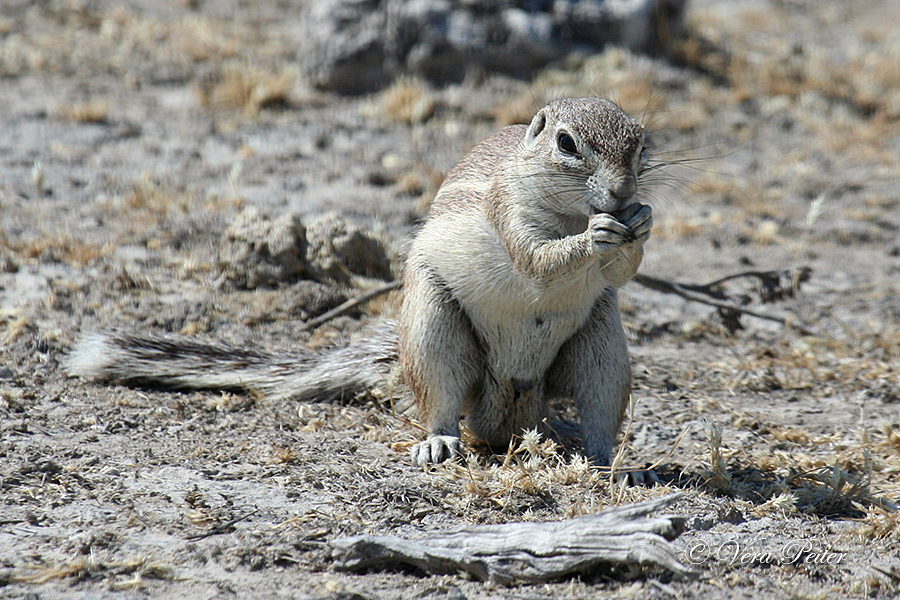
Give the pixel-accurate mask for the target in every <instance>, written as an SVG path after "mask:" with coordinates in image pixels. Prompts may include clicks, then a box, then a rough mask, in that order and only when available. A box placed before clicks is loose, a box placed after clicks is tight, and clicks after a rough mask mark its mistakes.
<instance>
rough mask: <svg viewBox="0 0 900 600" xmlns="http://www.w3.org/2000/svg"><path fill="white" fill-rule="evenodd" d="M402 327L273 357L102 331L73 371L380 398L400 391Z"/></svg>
mask: <svg viewBox="0 0 900 600" xmlns="http://www.w3.org/2000/svg"><path fill="white" fill-rule="evenodd" d="M396 365H397V328H396V325H395V324H394V323H393V322H390V321H386V322H384V323H383V324H381V325H380V326H379V327H378V328H374V329H371V330H369V331H368V332H367V334H364V335H361V336H360V337H359V338H357V339H356V340H354V341H353V342H351V343H350V345H348V346H346V347H344V348H339V349H336V350H332V351H328V352H323V353H314V352H296V353H293V352H267V351H263V350H258V349H252V348H245V347H241V346H236V345H232V344H226V343H222V342H206V341H201V340H197V339H195V338H190V337H186V336H180V335H178V336H176V335H135V334H114V333H95V334H92V335H89V336H87V337H84V338H82V339H81V340H79V341H78V342H77V343H76V344H75V346H74V347H73V348H72V350H71V351H70V352H69V355H68V356H67V357H66V360H65V365H64V366H65V369H66V372H67V373H69V374H70V375H78V376H82V377H88V378H92V379H103V380H108V381H115V382H119V383H126V384H131V385H145V386H155V387H162V388H169V389H244V390H251V391H257V392H261V393H263V394H264V395H265V396H266V397H268V398H273V399H288V398H290V399H297V400H303V401H307V402H320V401H339V400H342V399H343V400H350V399H352V398H354V397H355V396H357V395H358V394H360V393H362V392H369V393H371V394H373V395H374V396H376V397H387V396H389V395H391V394H393V393H394V391H395V390H394V387H395V386H396V385H397V377H396V371H397V368H396Z"/></svg>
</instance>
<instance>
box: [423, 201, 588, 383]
mask: <svg viewBox="0 0 900 600" xmlns="http://www.w3.org/2000/svg"><path fill="white" fill-rule="evenodd" d="M479 220H480V219H477V217H476V216H475V215H472V216H469V218H468V219H466V220H465V222H463V220H462V219H460V221H459V222H452V221H455V219H454V220H450V219H445V220H444V222H443V223H442V225H441V228H440V231H427V229H428V228H427V227H426V230H423V232H422V233H421V234H420V238H422V237H426V236H431V235H435V236H438V235H439V236H440V237H441V238H443V239H444V240H452V242H458V243H446V242H445V243H444V244H442V251H441V252H440V253H435V254H434V255H431V256H429V263H430V265H431V266H432V268H433V269H434V270H435V273H436V274H437V275H438V276H439V277H440V278H441V279H442V280H443V281H444V282H446V284H447V286H448V287H449V288H450V290H451V291H452V293H453V296H454V297H455V298H456V300H457V301H458V302H459V304H460V306H461V308H462V309H463V310H464V311H465V313H466V315H467V316H468V318H469V319H470V320H471V322H472V325H473V328H474V330H475V331H477V332H478V333H479V338H480V340H481V342H482V343H483V344H484V345H485V346H486V350H487V356H486V358H487V362H488V366H489V368H490V369H491V372H492V373H493V375H494V376H495V377H496V378H497V379H498V380H501V381H502V380H508V379H513V380H519V381H527V382H532V383H533V382H536V381H537V380H539V379H541V378H542V377H543V376H544V374H545V373H546V372H547V370H548V369H549V368H550V365H551V364H552V363H553V361H554V360H555V358H556V355H557V353H558V352H559V349H560V347H561V346H562V344H563V343H565V342H566V340H568V339H569V338H570V337H571V336H572V335H573V334H574V333H575V332H576V331H578V329H580V328H581V327H582V326H583V325H584V323H585V321H586V320H587V319H588V316H589V315H590V313H591V310H592V308H593V306H594V303H595V302H596V301H597V299H598V298H599V297H600V296H601V295H602V293H603V290H604V287H605V286H604V284H603V282H602V280H601V278H600V277H599V276H598V275H595V276H590V275H589V274H588V275H586V274H584V273H582V275H581V276H580V277H578V278H577V279H573V280H571V281H567V282H556V283H555V284H554V285H553V286H552V287H549V288H547V287H541V286H539V285H538V284H537V283H535V282H534V281H531V280H529V279H528V278H526V277H525V276H523V275H522V274H521V273H519V272H518V271H516V269H515V268H514V267H513V264H512V260H511V259H510V257H509V254H508V252H507V250H506V248H504V247H503V245H502V244H501V243H500V242H499V240H498V238H497V236H496V233H495V232H494V231H493V229H492V228H491V225H490V224H489V223H487V222H480V223H479V222H478V221H479ZM455 230H459V233H460V234H462V233H463V231H464V232H465V236H463V235H458V236H457V235H454V234H455ZM474 232H477V234H475V233H474ZM425 247H432V246H431V245H430V244H426V245H425ZM591 271H593V269H592V270H591Z"/></svg>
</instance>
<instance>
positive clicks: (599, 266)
mask: <svg viewBox="0 0 900 600" xmlns="http://www.w3.org/2000/svg"><path fill="white" fill-rule="evenodd" d="M643 141H644V133H643V127H642V125H641V124H640V123H639V122H638V121H636V120H634V119H632V118H630V117H628V116H627V115H626V114H625V113H624V112H623V111H622V110H621V109H620V108H619V107H618V106H616V105H615V104H614V103H612V102H609V101H607V100H601V99H597V98H581V99H568V98H566V99H560V100H556V101H554V102H551V103H550V104H548V105H547V106H545V107H544V108H542V109H541V110H539V111H538V113H537V114H536V115H535V116H534V118H533V119H532V121H531V124H530V125H528V126H525V125H513V126H510V127H506V128H504V129H502V130H501V131H500V132H498V133H497V134H495V135H494V136H492V137H490V138H488V139H487V140H485V141H484V142H482V143H481V144H479V145H478V146H476V147H475V148H474V149H473V150H472V151H471V152H470V153H469V154H468V155H467V156H466V157H465V158H463V159H462V161H460V163H459V164H458V165H457V166H456V167H455V168H454V169H453V170H452V171H451V172H450V173H449V175H448V176H447V179H446V181H444V184H443V185H442V186H441V188H440V190H439V191H438V194H437V197H436V198H435V200H434V204H433V205H432V207H431V210H430V212H429V216H428V219H427V221H426V222H425V224H424V226H423V227H422V230H421V231H420V232H419V233H418V235H417V236H416V237H415V239H414V240H413V242H412V245H411V247H410V251H409V257H408V259H407V261H406V264H405V267H404V275H403V287H402V305H401V310H400V316H399V319H398V322H397V323H396V324H395V323H393V322H384V323H382V324H381V325H380V326H378V327H376V328H375V329H373V330H372V331H370V332H369V334H368V335H366V336H363V337H361V338H360V339H359V340H357V341H355V342H351V344H350V345H349V346H347V347H346V348H343V349H340V350H337V351H334V352H331V353H325V354H321V355H317V354H311V353H307V352H297V353H281V354H279V353H268V352H262V351H258V350H253V349H247V348H239V347H234V346H230V345H225V344H215V343H207V342H199V341H196V340H192V339H190V338H185V337H181V336H179V337H168V336H143V335H142V336H136V335H107V334H98V335H93V336H89V337H87V338H85V339H83V340H82V341H80V342H79V343H78V344H77V345H76V346H75V348H74V349H73V350H72V352H71V353H70V354H69V357H68V359H67V370H68V371H69V373H71V374H73V375H82V376H89V377H96V378H104V379H111V380H117V381H123V382H130V383H150V384H154V385H162V386H167V387H179V388H234V387H239V388H249V389H256V390H259V391H261V392H263V393H265V394H267V395H269V396H273V397H276V398H296V399H300V400H327V399H333V398H336V397H341V396H346V395H352V394H355V393H358V392H359V391H361V390H364V389H369V390H372V389H377V388H384V386H385V385H390V384H391V382H396V381H399V382H400V385H401V386H402V387H403V388H406V387H408V389H407V390H406V391H405V393H407V394H408V392H409V390H411V392H412V394H413V396H414V397H415V400H416V405H417V406H418V410H419V415H420V417H421V419H422V421H424V424H425V427H426V428H427V431H428V437H427V439H426V440H425V441H423V442H420V443H419V444H416V445H415V446H414V447H413V448H412V452H411V453H412V460H413V462H414V463H416V464H418V465H423V466H424V465H427V464H429V463H436V462H441V461H443V460H446V459H448V458H450V457H452V456H454V455H456V454H458V453H459V452H460V439H459V435H460V429H459V421H460V418H461V417H465V419H466V424H467V426H468V428H469V429H470V430H471V432H472V433H473V434H474V435H475V436H476V437H477V438H479V439H481V440H483V441H485V442H487V443H488V444H489V445H491V446H492V447H496V448H501V449H505V448H506V446H507V444H508V443H509V441H510V439H511V437H512V436H513V435H515V434H519V433H521V432H522V430H523V429H526V428H534V427H537V426H539V425H540V424H541V422H542V420H543V418H544V411H545V406H546V399H547V398H551V397H569V398H573V399H574V401H575V404H576V406H577V408H578V411H579V413H580V416H581V421H582V424H581V431H582V438H583V442H584V449H585V453H586V455H587V456H589V457H590V458H591V459H592V460H593V461H594V462H595V463H597V464H608V463H609V460H610V453H611V450H612V447H613V444H614V442H615V438H616V434H617V432H618V429H619V425H620V424H621V421H622V415H623V411H624V407H625V404H626V402H627V399H628V395H629V393H630V390H631V373H630V367H629V359H628V350H627V348H626V344H625V335H624V332H623V330H622V325H621V322H620V320H619V311H618V304H617V298H616V288H617V287H620V286H622V285H624V284H625V283H626V282H627V281H628V280H629V279H631V278H632V277H633V276H634V274H635V272H636V271H637V268H638V266H639V265H640V262H641V258H642V254H643V250H642V247H643V244H644V242H645V241H646V240H647V238H648V237H649V235H650V228H651V225H652V217H651V211H650V207H649V206H645V205H642V204H639V203H638V202H636V201H635V193H636V192H637V184H638V176H639V174H640V172H641V169H642V164H643V162H642V158H643ZM395 391H396V390H395ZM400 393H401V394H402V393H404V390H400Z"/></svg>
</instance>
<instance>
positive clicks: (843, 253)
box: [0, 0, 900, 599]
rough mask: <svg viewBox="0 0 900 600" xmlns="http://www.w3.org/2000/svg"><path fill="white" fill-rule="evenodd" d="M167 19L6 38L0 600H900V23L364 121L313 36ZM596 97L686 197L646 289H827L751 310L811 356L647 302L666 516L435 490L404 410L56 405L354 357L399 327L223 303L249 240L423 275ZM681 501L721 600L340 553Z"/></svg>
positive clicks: (633, 496)
mask: <svg viewBox="0 0 900 600" xmlns="http://www.w3.org/2000/svg"><path fill="white" fill-rule="evenodd" d="M159 5H162V6H158V5H157V3H152V2H146V1H141V0H134V1H133V2H113V1H107V0H102V1H99V0H98V1H92V2H81V1H62V0H59V1H56V0H54V1H50V2H44V3H34V4H32V3H31V2H27V1H25V0H13V1H12V2H6V3H4V5H3V8H2V9H0V107H3V108H2V110H0V348H2V350H0V352H2V353H0V430H2V434H0V454H2V456H3V460H2V461H0V598H14V597H29V598H47V599H49V598H80V597H84V598H103V597H115V598H131V597H135V598H138V597H140V598H143V597H147V596H154V597H159V598H163V597H164V598H181V597H191V598H213V597H221V596H225V595H238V596H241V597H257V598H282V597H285V598H288V597H290V598H307V597H310V598H320V597H328V598H454V599H456V598H501V597H513V598H538V597H554V598H583V597H601V598H602V597H642V598H643V597H648V598H654V597H659V598H663V597H672V596H674V597H684V598H742V597H751V596H755V595H766V596H768V597H775V598H782V597H784V598H794V597H803V598H824V597H875V598H888V597H894V595H895V594H896V593H897V591H898V588H900V557H898V553H897V547H898V544H900V533H898V528H897V524H898V519H897V516H896V512H892V511H889V510H885V509H884V508H882V507H884V506H887V505H889V504H890V503H894V502H897V500H898V498H900V484H898V472H900V411H898V407H900V331H898V329H900V327H898V322H900V301H898V300H897V298H898V297H900V296H898V292H900V290H898V288H900V234H898V231H900V195H898V191H897V190H898V188H900V185H898V184H900V36H898V34H897V27H896V24H897V23H898V22H900V8H898V6H897V5H896V3H894V2H892V1H890V0H883V1H879V0H869V1H867V2H858V3H853V5H852V7H850V6H849V5H848V3H844V2H838V1H836V0H835V1H829V0H827V1H824V2H821V1H820V2H815V1H812V0H795V1H791V2H767V1H765V0H753V1H751V0H746V1H745V0H728V1H726V2H695V3H694V5H693V8H692V10H691V14H690V22H689V31H690V35H689V38H688V40H687V41H686V42H685V44H684V46H683V48H682V49H681V51H680V52H679V55H678V56H677V57H675V58H673V59H672V60H671V61H669V62H666V61H662V60H651V59H647V58H641V57H635V56H631V55H629V54H627V53H623V52H620V51H616V50H610V51H608V52H606V53H604V54H603V55H601V56H596V57H580V58H575V59H573V60H571V61H569V62H568V63H567V64H566V66H565V68H559V69H548V70H547V71H546V72H544V73H541V74H540V75H539V76H538V77H537V78H536V79H535V81H534V82H531V83H526V82H519V81H511V80H506V79H502V78H495V77H480V76H474V75H473V77H471V78H470V79H469V80H467V81H466V83H464V84H463V85H460V86H455V87H451V88H447V89H439V90H438V89H432V88H430V87H428V86H427V85H426V84H423V83H421V82H415V81H402V82H398V83H397V84H396V85H394V86H392V87H391V88H390V89H388V90H386V91H385V92H384V93H382V94H378V95H373V96H367V97H359V98H341V97H336V96H330V95H327V94H323V93H319V92H316V91H315V90H312V89H310V88H309V87H308V86H307V85H306V84H305V82H304V80H303V76H302V74H300V73H298V72H297V71H296V68H295V67H294V65H295V62H296V61H295V48H296V47H297V45H298V44H297V39H296V36H297V33H296V32H297V27H296V24H297V20H298V19H299V9H298V8H297V7H295V6H292V5H290V3H271V4H266V6H265V8H260V7H258V6H257V3H244V2H238V1H237V0H235V1H234V2H222V3H203V2H197V3H191V2H184V3H159ZM585 94H593V95H600V96H609V97H612V98H614V99H616V100H617V101H619V102H620V103H621V104H622V106H623V107H624V108H625V109H626V110H628V111H629V112H630V113H631V114H634V115H636V116H640V117H641V118H642V120H643V121H644V122H645V124H646V125H647V127H648V130H649V131H650V132H651V136H650V140H651V142H652V152H653V158H654V161H655V162H656V163H664V164H665V165H666V167H665V168H663V169H660V170H658V171H654V172H653V173H652V174H649V175H648V176H647V177H646V178H645V181H644V184H645V188H644V191H643V197H644V198H646V201H647V202H649V203H650V204H651V205H652V206H653V208H654V216H655V223H656V225H655V229H654V234H653V237H652V239H651V240H650V242H649V243H648V246H647V255H646V259H645V262H644V265H643V267H642V272H643V273H645V274H648V275H654V276H657V277H664V278H667V279H671V280H675V281H680V282H683V283H696V284H702V283H707V282H711V281H714V280H717V279H719V278H721V277H724V276H727V275H731V274H735V273H740V272H746V271H750V270H788V271H790V272H793V273H797V272H799V270H800V269H801V268H802V267H809V268H810V269H811V275H810V278H809V280H808V281H807V282H805V283H803V284H802V285H801V286H800V287H799V290H797V291H796V294H795V295H794V296H793V297H785V298H781V299H778V300H776V301H774V302H770V303H763V302H762V301H761V299H760V297H759V294H758V293H757V290H755V289H754V288H753V286H752V285H750V286H746V287H742V286H744V285H745V284H746V280H745V279H740V280H736V281H733V282H729V283H727V284H724V287H725V289H726V291H727V293H728V294H729V295H730V296H731V297H732V298H736V299H741V298H746V300H747V302H748V303H749V304H748V305H747V306H748V307H749V308H752V309H754V310H757V311H762V312H765V313H767V314H770V315H775V316H778V317H780V318H785V319H788V320H789V321H791V322H794V323H800V324H802V325H803V326H804V327H805V328H806V329H807V332H806V333H801V332H798V331H797V330H796V329H794V328H785V327H784V326H782V325H781V324H778V323H776V322H774V321H767V320H764V319H758V318H753V317H748V316H743V317H741V319H740V323H741V325H742V326H743V329H739V330H737V331H730V330H729V329H728V328H727V327H725V326H724V324H723V323H724V321H723V319H722V318H721V317H720V316H719V315H718V314H717V312H716V310H715V309H713V308H711V307H709V306H706V305H701V304H698V303H695V302H688V301H686V300H683V299H680V298H678V297H676V296H673V295H668V294H662V293H659V292H655V291H652V290H649V289H647V288H645V287H643V286H640V285H637V284H629V285H628V286H627V287H626V288H625V289H624V290H623V292H622V295H621V306H622V310H623V315H624V320H625V321H626V324H627V328H628V331H629V336H630V338H631V347H632V353H633V357H634V373H635V382H636V389H635V394H634V395H635V399H636V407H635V410H634V418H633V421H632V423H631V425H630V428H629V431H628V434H627V436H623V438H624V445H625V446H624V450H623V457H622V458H623V465H624V466H625V467H627V468H643V467H647V466H649V465H652V464H654V463H658V464H657V465H656V466H655V474H656V476H657V477H658V478H659V479H660V483H659V484H656V485H646V486H632V487H628V488H625V489H619V488H617V487H615V486H611V485H610V482H609V478H608V477H606V476H605V475H603V474H601V473H598V472H596V471H590V470H585V469H579V468H578V465H577V464H576V463H575V462H573V461H572V457H571V456H570V455H569V454H566V452H565V451H562V450H561V451H560V452H559V453H555V452H552V451H549V450H548V451H547V452H546V453H545V454H544V455H542V456H540V457H538V459H536V460H534V461H532V462H529V463H528V465H525V464H524V463H517V462H516V461H511V462H510V463H509V464H506V463H504V457H502V456H499V457H497V456H491V455H489V454H486V453H485V452H483V451H481V450H479V449H478V448H475V447H471V448H470V452H471V453H472V457H473V458H472V459H471V460H470V461H469V463H468V464H467V465H449V466H446V467H442V468H438V469H435V470H434V471H433V472H430V473H423V472H421V471H420V470H417V469H415V468H413V467H412V466H411V465H410V464H408V460H407V456H406V450H407V448H408V447H409V445H410V443H412V442H413V441H415V440H416V439H418V438H419V436H420V435H421V431H420V430H419V429H418V428H417V427H416V426H415V424H414V423H410V422H408V421H405V420H403V419H400V418H398V417H396V416H394V415H392V414H391V412H390V410H389V409H385V408H384V407H379V406H375V405H371V404H364V405H359V406H333V405H297V404H291V403H274V402H271V401H267V400H266V399H265V398H257V397H253V396H251V395H240V394H222V393H199V392H197V393H172V392H165V391H159V390H145V389H131V388H126V387H119V386H109V385H103V384H99V383H94V382H87V381H81V380H78V379H73V378H69V377H67V376H66V375H65V374H64V373H63V371H62V369H61V366H60V363H61V360H62V358H63V356H64V354H65V351H66V348H67V347H68V346H69V345H70V344H71V343H72V342H73V341H74V340H75V339H76V338H77V336H79V335H80V334H82V333H85V332H89V331H94V330H97V329H100V328H115V329H123V330H140V331H148V330H149V331H156V332H182V333H189V334H193V335H198V336H201V337H207V338H214V339H230V340H234V341H239V342H244V343H248V344H254V345H257V346H261V347H272V348H290V347H296V346H297V345H299V344H310V345H312V346H315V347H318V348H327V347H329V346H331V345H336V344H340V343H342V342H343V340H345V339H346V336H347V335H348V334H349V333H350V332H352V331H355V330H356V329H357V328H358V327H359V322H360V321H359V320H358V319H357V317H358V318H359V319H361V321H362V322H371V321H374V320H377V319H378V318H379V314H380V313H383V312H388V313H389V312H390V310H391V305H390V300H389V299H388V301H384V300H382V301H376V302H374V303H372V304H371V305H370V306H368V307H367V308H366V309H365V310H364V311H362V313H361V314H356V315H351V316H347V317H342V318H339V319H337V320H336V321H333V322H331V323H329V324H327V325H325V326H323V327H322V328H320V329H319V330H317V331H315V332H314V333H308V332H302V331H301V330H300V326H301V325H302V319H304V318H307V317H308V316H314V314H317V313H321V312H322V311H324V310H326V309H327V308H328V307H329V306H330V305H332V304H334V302H336V301H339V300H333V301H321V302H319V303H318V304H317V305H316V306H310V304H309V299H310V294H309V288H308V286H309V284H308V283H303V282H300V283H296V282H293V283H292V282H287V283H284V284H283V285H281V286H279V287H277V288H274V289H260V290H232V289H228V288H227V287H222V286H219V285H217V283H216V282H217V280H218V279H219V275H220V272H221V265H220V264H219V263H218V262H217V258H218V253H217V251H218V248H219V246H220V245H221V240H222V236H223V233H224V231H225V229H226V228H227V226H228V224H229V223H231V222H232V220H233V219H234V218H235V216H236V215H237V214H238V213H239V212H240V210H242V208H244V207H247V206H256V207H259V208H260V209H261V210H263V211H265V212H268V213H269V214H272V215H279V214H283V213H285V212H289V211H290V212H296V213H299V214H301V215H303V216H309V215H314V214H319V213H321V212H323V211H327V210H335V211H339V212H340V213H342V214H344V215H346V216H348V217H349V218H351V219H353V220H355V221H357V222H359V223H361V224H363V225H365V226H367V227H373V228H377V229H379V230H380V231H383V232H384V233H385V235H388V236H390V237H391V238H392V239H393V240H396V250H397V252H398V253H399V254H400V255H402V248H403V246H402V243H403V241H404V240H406V239H408V237H409V236H410V235H411V234H412V233H413V232H414V230H415V224H416V222H417V221H418V220H419V219H421V217H422V216H423V214H424V210H425V207H426V206H427V202H428V199H429V198H430V196H431V195H433V193H434V190H435V187H436V185H438V184H439V182H440V179H441V177H442V174H443V173H446V172H447V171H448V170H449V169H450V168H451V167H452V166H453V164H454V163H455V162H456V161H457V160H458V159H459V158H460V157H461V156H462V155H463V154H464V153H465V152H466V150H467V149H468V148H470V147H471V146H472V145H473V144H474V143H476V142H477V141H478V140H479V139H482V138H484V137H486V136H487V135H489V134H490V133H491V132H493V131H495V130H496V129H497V128H499V127H500V126H502V125H504V124H506V123H509V122H514V121H521V120H523V119H528V118H530V115H531V114H532V113H533V111H534V109H535V108H536V107H537V106H539V105H540V104H541V103H542V102H543V100H544V99H546V98H550V97H555V96H560V95H585ZM787 288H788V289H790V288H791V286H790V285H788V286H787ZM343 292H346V293H352V291H350V290H343ZM320 296H321V295H320ZM320 296H316V297H317V298H320ZM324 297H326V300H327V298H329V297H330V298H332V299H335V298H339V297H340V294H332V295H331V296H328V295H327V294H325V295H324ZM329 302H330V304H329ZM686 429H687V433H686V434H685V435H684V436H683V438H682V439H681V441H680V443H678V444H677V445H676V439H677V438H678V437H679V435H681V434H682V433H683V432H684V431H685V430H686ZM718 435H720V436H721V440H720V441H719V440H717V436H718ZM673 448H674V449H673ZM673 490H682V491H684V492H686V495H685V497H684V498H683V499H682V500H681V501H679V503H678V505H677V506H676V507H675V509H674V512H676V513H678V514H682V515H685V516H686V517H687V518H688V521H687V523H688V530H687V531H686V532H685V533H684V534H683V535H682V536H681V537H680V538H678V539H677V540H676V541H675V542H673V543H674V545H675V548H676V551H677V552H678V555H679V557H680V558H682V560H685V561H693V562H696V563H697V566H698V568H699V570H700V573H701V575H700V576H699V577H698V578H695V579H685V580H680V579H675V578H672V577H671V575H670V574H667V573H665V572H660V571H656V570H653V569H643V568H633V569H617V570H610V569H602V568H601V569H598V570H597V571H595V572H591V573H587V574H584V575H582V576H580V577H575V578H568V579H564V580H562V581H555V582H550V583H547V584H542V585H519V586H513V587H497V586H492V585H489V584H484V583H480V582H476V581H470V580H467V579H465V578H463V577H460V576H453V575H446V576H431V575H427V574H424V573H422V572H419V571H416V570H413V569H407V568H398V569H395V570H388V571H373V572H368V573H364V574H350V573H342V572H338V571H336V570H335V569H334V568H333V559H332V556H331V551H330V548H329V546H328V542H329V540H332V539H336V538H340V537H344V536H348V535H356V534H362V533H373V534H382V533H383V534H391V535H402V536H408V537H416V536H419V535H421V534H422V533H423V532H428V531H434V530H438V529H443V528H448V527H453V526H454V525H459V524H462V523H473V522H474V523H499V522H509V521H515V520H553V519H562V518H567V517H571V516H574V515H578V514H582V513H584V512H589V511H594V510H598V509H600V508H602V507H604V506H608V505H610V504H613V503H616V502H622V501H637V500H641V499H645V498H649V497H655V496H659V495H662V494H665V493H669V492H671V491H673Z"/></svg>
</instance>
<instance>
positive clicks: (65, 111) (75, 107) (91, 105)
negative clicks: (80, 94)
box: [59, 100, 109, 123]
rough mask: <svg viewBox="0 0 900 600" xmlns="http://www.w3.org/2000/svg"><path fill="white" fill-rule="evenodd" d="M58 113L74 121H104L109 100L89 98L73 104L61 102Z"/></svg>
mask: <svg viewBox="0 0 900 600" xmlns="http://www.w3.org/2000/svg"><path fill="white" fill-rule="evenodd" d="M59 114H60V116H62V117H63V118H64V119H68V120H70V121H75V122H76V123H106V122H107V120H108V118H109V102H106V101H105V100H91V101H88V102H79V103H74V104H63V105H61V106H60V107H59Z"/></svg>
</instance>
